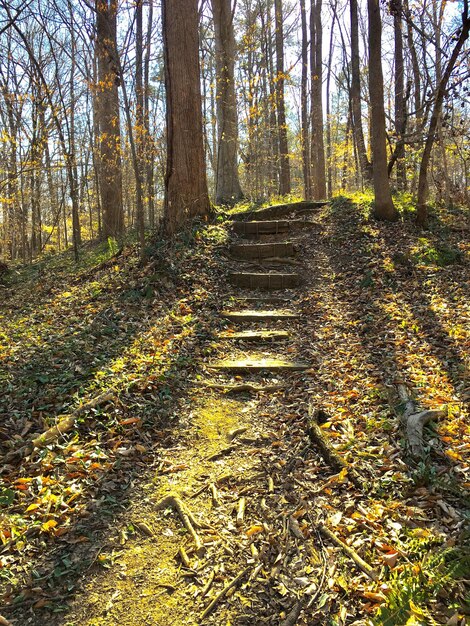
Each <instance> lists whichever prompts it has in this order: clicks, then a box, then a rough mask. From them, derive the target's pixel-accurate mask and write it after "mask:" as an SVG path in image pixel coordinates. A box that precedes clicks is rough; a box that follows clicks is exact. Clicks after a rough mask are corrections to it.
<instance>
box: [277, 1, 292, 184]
mask: <svg viewBox="0 0 470 626" xmlns="http://www.w3.org/2000/svg"><path fill="white" fill-rule="evenodd" d="M274 13H275V20H274V21H275V27H276V74H277V76H276V105H277V127H278V132H279V159H280V163H279V194H280V195H281V196H284V195H286V194H289V193H290V191H291V183H290V164H289V147H288V143H287V124H286V103H285V98H284V83H285V71H284V25H283V15H282V0H274Z"/></svg>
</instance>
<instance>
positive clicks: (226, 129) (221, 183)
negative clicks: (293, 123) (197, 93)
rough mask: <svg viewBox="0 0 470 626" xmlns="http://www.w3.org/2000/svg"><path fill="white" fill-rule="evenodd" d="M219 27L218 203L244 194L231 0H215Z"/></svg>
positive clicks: (216, 36)
mask: <svg viewBox="0 0 470 626" xmlns="http://www.w3.org/2000/svg"><path fill="white" fill-rule="evenodd" d="M212 13H213V17H214V31H215V61H216V81H217V91H216V110H217V170H216V192H215V201H216V203H217V204H235V203H236V202H237V201H238V200H240V199H241V198H242V197H243V192H242V188H241V186H240V180H239V178H238V159H237V155H238V115H237V100H236V96H235V49H236V45H235V35H234V32H233V13H232V6H231V0H212Z"/></svg>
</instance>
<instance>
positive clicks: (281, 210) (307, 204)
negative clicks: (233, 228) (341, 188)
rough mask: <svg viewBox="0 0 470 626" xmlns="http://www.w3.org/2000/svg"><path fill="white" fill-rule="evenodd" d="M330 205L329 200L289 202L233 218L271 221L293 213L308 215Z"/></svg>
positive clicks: (240, 214)
mask: <svg viewBox="0 0 470 626" xmlns="http://www.w3.org/2000/svg"><path fill="white" fill-rule="evenodd" d="M325 204H328V200H320V201H318V202H316V201H310V200H303V201H301V202H287V203H284V204H273V205H272V206H268V207H264V208H262V209H255V210H254V211H244V212H243V213H237V215H235V216H234V217H233V219H234V220H240V221H244V220H253V219H254V220H259V219H271V218H278V217H285V216H287V215H290V214H291V213H297V214H298V213H306V212H309V211H316V210H317V209H319V208H321V207H322V206H325Z"/></svg>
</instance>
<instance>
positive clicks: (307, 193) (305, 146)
mask: <svg viewBox="0 0 470 626" xmlns="http://www.w3.org/2000/svg"><path fill="white" fill-rule="evenodd" d="M300 20H301V27H302V57H301V59H302V75H301V83H300V118H301V147H302V174H303V179H304V197H305V198H306V199H308V198H310V197H311V195H312V189H311V181H310V142H309V132H308V130H309V127H308V98H307V88H308V31H307V13H306V9H305V0H300Z"/></svg>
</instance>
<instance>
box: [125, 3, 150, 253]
mask: <svg viewBox="0 0 470 626" xmlns="http://www.w3.org/2000/svg"><path fill="white" fill-rule="evenodd" d="M142 4H143V0H136V3H135V98H136V115H135V121H136V129H135V136H136V146H135V149H136V155H135V156H136V158H135V178H136V191H137V193H136V202H137V207H136V209H137V210H136V213H137V230H138V233H139V243H140V253H141V256H143V255H144V254H145V216H144V198H143V184H142V183H143V179H144V156H145V152H146V150H145V129H144V84H143V53H144V37H143V21H142V18H143V15H142ZM122 80H123V83H124V79H122Z"/></svg>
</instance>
